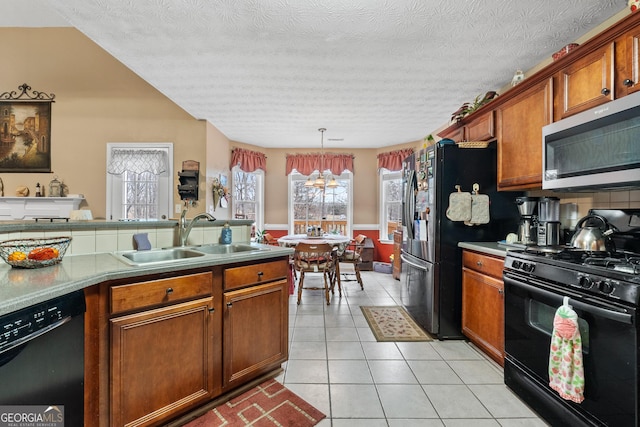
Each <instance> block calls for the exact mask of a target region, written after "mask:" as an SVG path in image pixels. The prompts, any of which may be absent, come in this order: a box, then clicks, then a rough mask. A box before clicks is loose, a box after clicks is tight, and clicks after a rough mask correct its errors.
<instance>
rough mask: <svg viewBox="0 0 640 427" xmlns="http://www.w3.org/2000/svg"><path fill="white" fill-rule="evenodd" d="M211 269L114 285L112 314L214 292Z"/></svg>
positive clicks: (112, 290) (112, 289)
mask: <svg viewBox="0 0 640 427" xmlns="http://www.w3.org/2000/svg"><path fill="white" fill-rule="evenodd" d="M212 290H213V278H212V276H211V273H198V274H190V275H188V276H179V277H172V278H169V279H159V280H151V281H149V282H140V283H132V284H130V285H121V286H114V287H112V288H111V314H115V313H121V312H124V311H130V310H136V309H142V308H147V307H152V306H157V305H162V304H167V303H171V302H174V301H181V300H186V299H194V298H197V297H203V296H207V295H211V292H212Z"/></svg>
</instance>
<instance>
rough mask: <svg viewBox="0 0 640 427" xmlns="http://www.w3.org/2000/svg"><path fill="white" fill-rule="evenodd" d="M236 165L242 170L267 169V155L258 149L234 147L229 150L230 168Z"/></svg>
mask: <svg viewBox="0 0 640 427" xmlns="http://www.w3.org/2000/svg"><path fill="white" fill-rule="evenodd" d="M234 166H238V167H239V168H240V169H241V170H243V171H244V172H255V171H256V170H257V169H262V170H263V171H264V172H266V171H267V156H265V155H264V153H260V152H258V151H251V150H245V149H244V148H238V147H236V148H234V149H233V150H231V165H230V169H233V168H234Z"/></svg>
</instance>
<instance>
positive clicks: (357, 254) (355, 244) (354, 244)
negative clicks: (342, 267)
mask: <svg viewBox="0 0 640 427" xmlns="http://www.w3.org/2000/svg"><path fill="white" fill-rule="evenodd" d="M366 239H367V236H365V235H364V234H359V235H357V236H356V237H355V238H354V239H353V240H351V242H350V243H349V244H348V245H347V247H346V248H345V250H344V252H343V253H342V255H341V256H340V258H339V260H338V261H339V262H341V263H345V264H351V265H353V269H354V270H355V275H356V278H355V279H349V278H348V277H347V273H342V275H343V276H344V279H342V280H344V281H346V282H353V281H357V282H358V283H359V284H360V289H364V284H363V283H362V276H361V275H360V264H361V263H362V249H364V241H365V240H366Z"/></svg>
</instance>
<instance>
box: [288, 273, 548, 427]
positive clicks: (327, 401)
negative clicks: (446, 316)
mask: <svg viewBox="0 0 640 427" xmlns="http://www.w3.org/2000/svg"><path fill="white" fill-rule="evenodd" d="M312 277H313V279H312ZM306 280H319V275H309V276H307V277H306V278H305V281H306ZM363 281H364V284H365V286H364V290H360V286H359V285H358V284H357V283H356V282H343V288H344V289H343V293H342V298H339V297H338V294H337V290H336V294H335V295H333V296H332V299H331V305H328V306H327V305H326V304H325V302H324V299H323V293H322V291H314V290H306V289H305V290H303V297H302V302H301V304H300V305H297V304H296V298H297V293H296V295H292V296H291V297H290V305H289V316H290V317H289V327H290V329H289V345H290V351H289V361H288V362H287V363H285V364H284V365H283V367H284V372H283V373H282V374H281V375H280V376H279V377H278V380H279V381H280V382H282V383H283V384H284V385H286V386H287V387H288V388H289V389H290V390H292V391H293V392H294V393H296V394H298V395H299V396H301V397H302V398H303V399H305V400H306V401H308V402H309V403H311V404H312V405H313V406H315V407H316V408H318V409H319V410H321V411H322V412H323V413H325V414H326V415H327V418H325V419H324V420H322V421H321V422H320V424H318V425H319V426H320V427H328V426H335V427H340V426H350V427H359V426H363V427H364V426H366V427H379V426H380V427H382V426H385V427H386V426H389V427H400V426H402V427H412V426H421V427H424V426H427V427H430V426H452V427H456V426H474V427H475V426H480V427H485V426H486V427H489V426H519V427H523V426H546V425H547V424H546V423H544V422H543V421H542V420H541V419H540V418H539V417H538V416H537V415H536V414H535V413H534V412H533V411H532V410H531V409H529V408H528V407H527V406H526V405H525V404H524V403H522V401H521V400H520V399H518V398H517V397H516V396H515V395H514V394H513V393H512V392H511V391H510V390H509V389H507V387H506V386H505V385H504V382H503V378H502V369H501V368H500V366H498V365H497V364H495V363H493V362H492V361H490V360H488V359H487V358H485V357H484V356H483V355H482V353H480V352H479V351H478V350H477V349H476V348H475V347H473V346H472V345H470V344H468V343H466V342H465V341H438V340H434V341H432V342H377V341H376V339H375V337H374V336H373V334H372V333H371V330H370V329H369V326H368V325H367V322H366V320H365V318H364V316H363V315H362V312H361V310H360V305H400V282H399V281H396V280H394V279H393V278H392V277H391V275H390V274H382V273H376V272H363ZM296 292H297V289H296Z"/></svg>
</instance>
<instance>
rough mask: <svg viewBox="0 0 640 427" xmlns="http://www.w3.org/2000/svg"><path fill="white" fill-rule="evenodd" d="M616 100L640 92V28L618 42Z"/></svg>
mask: <svg viewBox="0 0 640 427" xmlns="http://www.w3.org/2000/svg"><path fill="white" fill-rule="evenodd" d="M615 54H616V76H615V87H616V91H615V93H616V98H620V97H622V96H625V95H629V94H630V93H633V92H636V91H638V90H640V28H634V29H632V30H631V31H629V32H628V33H627V34H625V35H624V36H622V37H621V38H620V39H618V40H617V41H616V53H615Z"/></svg>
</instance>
